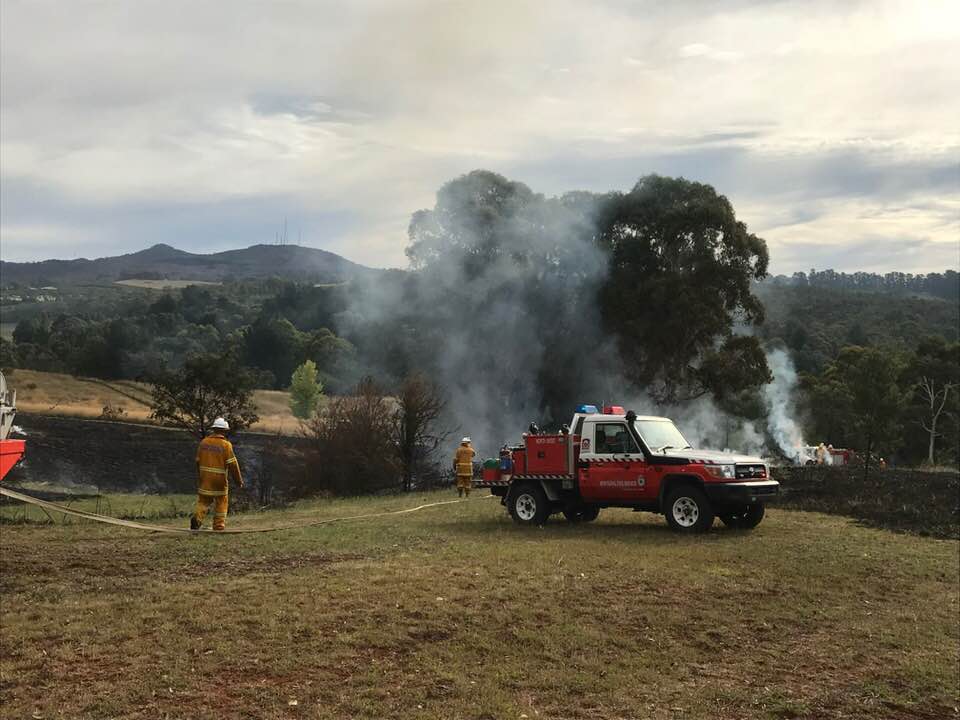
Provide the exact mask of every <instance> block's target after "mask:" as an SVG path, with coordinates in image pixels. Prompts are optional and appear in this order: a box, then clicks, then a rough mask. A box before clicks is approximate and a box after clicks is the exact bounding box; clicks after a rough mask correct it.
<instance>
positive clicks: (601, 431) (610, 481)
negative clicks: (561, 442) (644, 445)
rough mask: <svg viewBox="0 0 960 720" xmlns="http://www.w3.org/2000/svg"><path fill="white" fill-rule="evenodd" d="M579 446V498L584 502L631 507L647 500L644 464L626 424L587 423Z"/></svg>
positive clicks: (618, 421) (617, 422)
mask: <svg viewBox="0 0 960 720" xmlns="http://www.w3.org/2000/svg"><path fill="white" fill-rule="evenodd" d="M584 440H587V441H588V442H586V443H585V442H584ZM580 443H581V444H580V460H579V463H578V465H579V467H578V472H579V477H580V495H581V496H582V497H583V499H584V500H585V501H586V502H609V503H625V504H630V503H631V502H638V501H640V500H642V499H643V498H644V497H645V496H646V470H647V465H646V461H645V459H644V456H643V453H642V452H641V451H640V448H639V447H637V444H636V441H635V440H634V439H633V436H632V435H631V434H630V432H629V430H628V429H627V424H626V422H625V421H622V420H610V421H609V422H593V423H587V424H586V425H585V426H584V435H583V439H581V441H580Z"/></svg>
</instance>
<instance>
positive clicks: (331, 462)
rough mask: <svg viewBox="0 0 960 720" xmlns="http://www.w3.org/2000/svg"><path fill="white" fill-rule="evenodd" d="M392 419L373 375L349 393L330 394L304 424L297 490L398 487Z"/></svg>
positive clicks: (360, 490)
mask: <svg viewBox="0 0 960 720" xmlns="http://www.w3.org/2000/svg"><path fill="white" fill-rule="evenodd" d="M392 423H393V413H392V409H391V407H390V403H389V401H388V400H387V399H386V398H384V396H383V391H382V390H381V388H380V387H379V386H378V385H377V384H376V383H375V382H374V381H373V380H372V379H371V378H365V379H363V380H361V381H360V383H359V384H358V385H357V387H356V388H355V390H354V393H353V394H352V395H347V396H343V397H337V398H334V399H332V400H331V401H330V403H329V404H328V405H327V407H326V409H325V410H324V411H323V412H320V413H316V414H315V415H314V416H313V417H312V418H311V419H310V420H309V421H307V422H306V423H304V425H303V433H304V437H305V438H306V439H307V441H308V450H307V461H306V473H305V474H304V477H303V480H302V483H301V484H300V486H299V487H298V488H296V490H297V492H298V494H300V495H307V494H315V493H317V492H328V493H333V494H335V495H360V494H363V493H371V492H378V491H382V490H396V489H399V488H400V487H401V482H400V473H399V469H398V466H397V451H396V446H395V444H394V440H393V433H392Z"/></svg>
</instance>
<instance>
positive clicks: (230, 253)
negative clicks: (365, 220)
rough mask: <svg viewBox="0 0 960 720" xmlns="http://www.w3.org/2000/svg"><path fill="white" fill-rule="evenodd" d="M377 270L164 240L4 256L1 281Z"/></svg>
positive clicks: (299, 275) (318, 276) (36, 283)
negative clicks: (105, 249) (45, 255)
mask: <svg viewBox="0 0 960 720" xmlns="http://www.w3.org/2000/svg"><path fill="white" fill-rule="evenodd" d="M376 272H377V271H376V270H373V269H372V268H368V267H365V266H363V265H358V264H356V263H353V262H350V261H349V260H347V259H346V258H343V257H341V256H339V255H336V254H334V253H331V252H327V251H326V250H318V249H317V248H310V247H303V246H301V245H253V246H251V247H248V248H245V249H243V250H227V251H225V252H219V253H212V254H210V255H201V254H197V253H190V252H186V251H184V250H178V249H176V248H173V247H170V246H169V245H163V244H159V245H154V246H153V247H151V248H147V249H146V250H141V251H139V252H135V253H131V254H129V255H117V256H115V257H105V258H98V259H96V260H87V259H85V258H84V259H79V260H44V261H42V262H27V263H16V262H4V261H0V284H2V285H4V286H9V285H13V284H18V285H29V286H33V287H42V286H46V285H76V284H81V283H101V282H115V281H117V280H129V279H134V278H136V279H144V280H165V279H169V280H206V281H209V282H219V281H222V280H228V279H236V280H239V279H247V278H262V277H281V278H286V279H290V280H300V281H306V282H318V283H330V282H341V281H344V280H349V279H351V278H354V277H358V276H361V275H368V274H371V273H376Z"/></svg>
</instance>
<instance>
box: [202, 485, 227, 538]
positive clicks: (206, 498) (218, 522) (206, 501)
mask: <svg viewBox="0 0 960 720" xmlns="http://www.w3.org/2000/svg"><path fill="white" fill-rule="evenodd" d="M229 503H230V498H229V496H228V495H227V494H226V493H224V494H223V495H204V494H202V493H201V494H198V495H197V507H196V509H195V510H194V512H193V516H194V517H195V518H196V519H197V524H198V525H203V519H204V518H205V517H206V516H207V511H208V510H210V506H211V505H213V529H214V530H223V529H224V528H225V527H226V524H227V506H228V505H229Z"/></svg>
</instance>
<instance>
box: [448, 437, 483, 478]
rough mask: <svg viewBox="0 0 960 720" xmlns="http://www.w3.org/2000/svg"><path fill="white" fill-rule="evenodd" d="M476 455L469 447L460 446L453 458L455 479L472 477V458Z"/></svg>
mask: <svg viewBox="0 0 960 720" xmlns="http://www.w3.org/2000/svg"><path fill="white" fill-rule="evenodd" d="M476 454H477V451H476V450H474V449H473V448H472V447H470V446H469V445H461V446H460V447H458V448H457V452H456V454H455V455H454V457H453V463H454V466H455V467H456V469H457V477H473V456H474V455H476Z"/></svg>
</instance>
